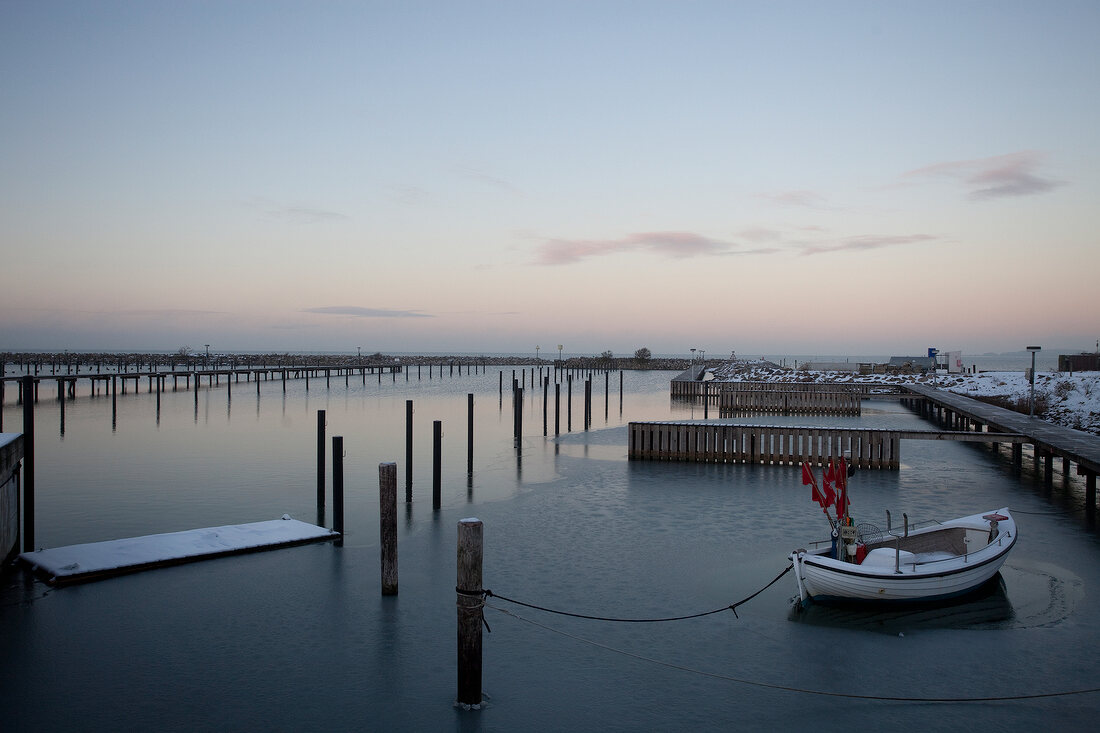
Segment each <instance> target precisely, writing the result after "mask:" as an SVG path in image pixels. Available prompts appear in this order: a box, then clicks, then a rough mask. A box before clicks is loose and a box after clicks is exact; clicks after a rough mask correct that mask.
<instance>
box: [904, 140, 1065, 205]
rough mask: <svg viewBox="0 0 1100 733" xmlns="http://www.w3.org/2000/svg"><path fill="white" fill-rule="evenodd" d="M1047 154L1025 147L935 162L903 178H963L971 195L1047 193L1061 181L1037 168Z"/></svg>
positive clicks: (976, 197)
mask: <svg viewBox="0 0 1100 733" xmlns="http://www.w3.org/2000/svg"><path fill="white" fill-rule="evenodd" d="M1043 159H1044V156H1043V155H1042V154H1041V153H1038V152H1036V151H1034V150H1022V151H1019V152H1016V153H1008V154H1007V155H996V156H993V157H991V158H977V159H974V160H955V161H948V162H945V163H935V164H933V165H928V166H924V167H923V168H917V169H915V170H911V171H907V172H906V173H903V174H902V179H903V180H906V181H912V180H914V179H918V178H951V179H955V180H959V181H962V182H963V183H964V184H965V185H966V186H967V188H969V189H970V193H969V194H968V196H969V198H971V199H990V198H1000V197H1002V196H1029V195H1032V194H1039V193H1046V192H1047V191H1051V190H1053V189H1055V188H1057V187H1058V186H1061V185H1062V182H1060V181H1055V180H1053V179H1050V178H1043V177H1041V176H1039V175H1038V174H1036V172H1035V170H1036V169H1037V168H1038V167H1039V166H1040V165H1041V164H1042V162H1043Z"/></svg>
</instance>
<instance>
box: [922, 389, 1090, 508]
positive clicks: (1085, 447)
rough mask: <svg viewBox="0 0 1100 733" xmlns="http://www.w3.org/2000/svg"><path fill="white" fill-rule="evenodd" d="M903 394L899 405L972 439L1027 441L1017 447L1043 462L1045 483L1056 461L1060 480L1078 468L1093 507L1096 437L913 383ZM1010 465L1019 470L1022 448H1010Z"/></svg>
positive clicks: (1088, 501) (1088, 499) (1051, 477)
mask: <svg viewBox="0 0 1100 733" xmlns="http://www.w3.org/2000/svg"><path fill="white" fill-rule="evenodd" d="M904 389H905V390H906V392H907V393H908V394H909V395H910V396H909V397H904V398H903V399H902V404H905V405H906V406H908V407H909V408H910V409H913V410H915V411H917V412H918V413H919V414H920V415H921V416H922V417H925V418H926V419H929V420H934V421H937V422H940V423H941V424H944V425H947V426H949V427H951V428H952V429H955V430H961V431H964V432H968V433H973V434H975V435H991V434H995V433H1001V432H1008V433H1017V434H1020V435H1023V436H1024V437H1025V440H1023V441H1021V442H1022V443H1029V444H1031V446H1032V448H1033V451H1034V454H1033V455H1034V457H1035V460H1036V461H1042V462H1043V473H1044V479H1045V481H1046V482H1047V483H1050V482H1051V481H1052V480H1053V476H1054V459H1055V458H1056V457H1057V458H1061V459H1062V474H1063V475H1064V476H1068V475H1069V473H1070V467H1071V465H1076V467H1077V469H1076V470H1077V475H1079V476H1084V477H1085V504H1086V507H1088V508H1092V507H1095V505H1096V475H1097V474H1098V473H1100V437H1098V436H1095V435H1090V434H1089V433H1086V432H1084V431H1081V430H1074V429H1072V428H1065V427H1062V426H1060V425H1054V424H1052V423H1049V422H1047V421H1045V420H1040V419H1037V418H1033V417H1029V416H1027V415H1024V414H1022V413H1019V412H1015V411H1013V410H1006V409H1005V408H1003V407H997V406H996V405H990V404H987V403H985V402H981V401H979V400H975V399H971V398H970V397H966V396H964V395H959V394H955V393H954V392H948V391H946V390H940V389H936V388H935V387H928V386H926V385H917V384H911V385H905V387H904ZM1012 460H1013V462H1014V463H1015V464H1017V465H1019V463H1020V461H1021V460H1022V446H1021V445H1020V443H1014V444H1013V446H1012Z"/></svg>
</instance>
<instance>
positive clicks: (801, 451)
mask: <svg viewBox="0 0 1100 733" xmlns="http://www.w3.org/2000/svg"><path fill="white" fill-rule="evenodd" d="M628 434H629V438H628V441H629V442H628V457H629V458H630V459H634V460H650V461H695V462H703V463H754V464H768V465H788V466H792V465H798V464H801V463H803V462H809V463H810V464H812V465H817V466H822V465H825V464H827V463H828V462H829V461H830V460H837V459H839V458H841V457H842V456H843V457H844V458H845V459H847V460H848V462H849V463H851V464H853V465H855V466H856V467H858V468H881V469H897V468H899V467H900V465H901V441H902V440H955V441H964V442H986V443H989V442H998V443H1020V442H1024V441H1025V440H1026V438H1025V437H1024V436H1023V435H1017V434H1009V433H989V432H983V433H975V432H966V431H947V430H888V429H881V428H842V427H828V428H823V427H812V426H800V425H745V424H742V423H730V422H716V421H707V422H632V423H630V424H629V427H628Z"/></svg>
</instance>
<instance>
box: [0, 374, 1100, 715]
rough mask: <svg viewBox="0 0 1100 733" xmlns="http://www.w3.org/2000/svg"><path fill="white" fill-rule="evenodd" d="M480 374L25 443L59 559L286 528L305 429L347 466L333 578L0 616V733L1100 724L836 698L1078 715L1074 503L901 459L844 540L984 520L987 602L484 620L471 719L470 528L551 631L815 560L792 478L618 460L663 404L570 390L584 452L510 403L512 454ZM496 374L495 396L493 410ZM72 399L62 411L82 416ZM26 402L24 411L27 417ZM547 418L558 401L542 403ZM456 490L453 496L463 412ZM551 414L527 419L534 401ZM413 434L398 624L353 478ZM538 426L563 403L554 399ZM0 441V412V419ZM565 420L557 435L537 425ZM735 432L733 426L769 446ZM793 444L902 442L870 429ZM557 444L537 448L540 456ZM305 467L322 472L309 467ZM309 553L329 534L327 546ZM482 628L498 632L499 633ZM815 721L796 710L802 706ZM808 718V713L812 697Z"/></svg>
mask: <svg viewBox="0 0 1100 733" xmlns="http://www.w3.org/2000/svg"><path fill="white" fill-rule="evenodd" d="M498 375H499V370H498V369H491V370H489V371H488V372H487V373H485V374H478V375H466V374H463V375H461V376H455V377H450V376H444V377H443V378H440V377H439V376H438V374H437V375H436V376H435V378H434V379H432V380H428V379H427V378H426V374H425V377H424V378H423V379H421V380H420V381H417V380H416V377H415V374H413V375H412V380H411V381H408V382H406V381H405V379H404V377H403V376H400V375H399V377H398V379H397V380H396V381H392V380H391V378H390V377H389V375H387V376H385V377H384V378H383V380H382V382H381V383H379V382H378V381H377V377H373V378H371V377H368V378H367V380H366V383H365V384H364V383H363V382H362V381H361V380H356V379H355V378H352V379H351V380H350V383H349V384H348V386H347V387H345V384H344V379H343V378H342V377H340V378H334V379H333V380H332V382H331V384H330V386H329V387H328V388H326V387H325V383H324V380H316V379H314V380H311V382H310V391H309V392H308V393H307V392H306V391H305V384H304V382H301V381H299V382H291V383H288V392H287V394H286V395H285V396H284V395H283V393H282V386H281V383H279V382H271V383H263V384H262V385H261V394H260V396H259V397H257V395H256V392H255V386H254V385H253V384H245V383H240V384H237V385H234V388H233V392H232V399H231V400H230V399H227V394H226V388H225V385H224V383H223V384H222V385H221V386H220V387H218V388H215V389H205V388H204V389H203V390H202V391H200V393H199V399H198V404H197V405H196V402H195V398H194V394H193V393H192V392H185V391H182V390H181V391H179V392H174V393H173V392H168V393H166V394H164V395H162V396H161V399H160V407H159V411H158V408H157V400H156V396H155V395H150V394H148V393H146V392H141V393H140V394H137V395H135V394H128V395H125V396H121V395H120V396H119V398H118V400H117V402H116V403H114V408H112V404H113V403H112V400H111V399H110V398H109V397H102V396H100V397H97V398H94V399H92V398H89V397H87V396H86V395H87V393H86V386H85V387H84V390H82V392H81V396H80V397H78V398H77V399H76V401H75V402H74V401H70V402H67V403H66V405H65V413H64V432H63V434H62V429H61V413H60V409H59V405H58V403H57V402H56V401H55V400H53V399H45V398H44V399H43V400H42V402H40V403H39V407H38V411H37V418H36V419H37V425H38V431H37V448H38V469H37V479H36V482H37V517H38V521H37V525H36V532H37V543H38V544H39V545H40V546H44V547H48V546H57V545H64V544H71V543H77V542H87V541H95V540H105V539H114V538H119V537H129V536H134V535H140V534H148V533H155V532H168V531H175V530H181V529H189V528H193V527H202V526H213V525H220V524H230V523H238V522H250V521H259V520H264V519H270V518H275V517H278V516H280V515H282V514H283V513H289V514H291V515H293V516H295V517H297V518H300V519H306V520H316V518H317V517H316V508H315V489H314V486H315V471H316V468H315V452H316V432H315V431H316V411H317V410H318V409H324V410H326V413H327V419H328V435H329V436H332V435H342V436H344V444H345V451H346V458H345V486H346V526H347V537H346V541H345V543H344V546H343V547H336V546H335V545H333V544H321V545H314V546H306V547H299V548H293V549H287V550H278V551H273V552H268V553H260V554H256V555H249V556H243V557H236V558H226V559H221V560H214V561H208V562H203V563H197V564H193V565H188V566H181V567H176V568H169V569H163V570H156V571H151V572H146V573H141V574H137V575H132V576H126V577H122V578H116V579H111V580H106V581H102V582H98V583H92V584H87V585H82V586H75V587H71V588H62V589H57V590H53V589H50V588H49V587H48V586H46V585H44V584H42V583H40V582H33V583H29V582H25V581H23V580H22V579H21V578H19V577H16V578H15V579H9V580H8V581H7V582H6V583H5V584H4V587H3V589H0V629H3V632H2V634H0V659H2V660H3V662H4V663H3V665H2V668H0V675H2V682H0V710H3V711H4V713H3V715H4V718H3V720H4V730H104V731H107V730H111V731H113V730H122V729H127V728H129V729H140V730H215V729H216V730H242V731H243V730H264V731H267V730H305V729H310V730H318V729H324V730H446V729H455V730H471V731H514V730H681V729H696V730H728V729H751V728H764V727H767V728H772V729H786V730H791V729H796V728H797V729H803V728H806V727H808V726H812V727H813V728H815V729H832V730H840V729H842V728H843V729H850V728H851V727H852V726H853V725H855V726H859V727H869V726H891V727H896V726H902V727H912V726H917V725H929V724H930V721H944V722H943V723H942V725H938V724H935V723H932V724H931V727H933V728H947V729H950V728H958V729H962V728H970V727H973V726H974V725H981V726H983V727H993V728H996V727H1003V728H1006V729H1007V728H1009V727H1011V728H1012V729H1021V728H1024V729H1026V728H1036V727H1039V726H1051V725H1059V724H1060V725H1064V726H1067V727H1068V728H1070V729H1085V728H1086V727H1088V728H1090V729H1091V726H1092V724H1091V723H1089V721H1090V720H1094V717H1095V715H1096V713H1097V712H1098V710H1100V693H1092V694H1084V695H1074V696H1068V697H1055V698H1044V699H1039V700H1028V701H990V702H978V703H931V702H892V701H885V700H880V699H857V698H851V697H841V696H836V695H859V696H871V697H879V698H882V697H907V698H945V697H1006V696H1016V695H1026V694H1034V693H1050V692H1062V691H1068V690H1079V689H1083V688H1093V687H1100V673H1098V670H1097V663H1096V658H1095V654H1094V651H1093V650H1094V647H1095V645H1096V642H1097V641H1098V637H1100V635H1098V633H1097V628H1098V623H1100V611H1098V610H1097V607H1096V604H1095V603H1093V602H1091V597H1092V596H1093V595H1094V594H1095V589H1096V588H1100V543H1098V542H1097V534H1096V532H1095V530H1094V529H1092V528H1090V527H1089V526H1088V524H1087V522H1086V519H1085V517H1084V514H1083V512H1081V511H1079V509H1080V507H1081V505H1082V502H1083V498H1082V495H1083V486H1082V485H1081V484H1080V483H1079V482H1078V481H1077V479H1076V477H1074V478H1073V480H1072V481H1070V482H1066V481H1064V480H1063V479H1062V477H1061V475H1060V472H1057V473H1058V475H1057V476H1056V480H1055V484H1054V486H1053V487H1052V488H1050V489H1046V488H1044V487H1043V486H1042V484H1041V481H1039V480H1038V479H1037V477H1036V475H1035V473H1034V471H1033V470H1032V466H1031V463H1030V461H1025V464H1024V471H1023V473H1022V474H1021V475H1016V474H1014V473H1013V471H1012V468H1011V464H1010V462H1009V461H1008V460H1007V457H1006V454H1005V453H1002V454H1001V455H1000V456H997V455H994V454H993V453H991V452H990V451H989V450H988V449H983V448H979V447H976V446H972V445H964V444H954V443H938V442H922V441H906V442H905V443H904V444H903V447H902V454H903V464H904V465H903V467H902V469H901V470H900V471H897V472H862V473H859V474H857V475H856V477H854V478H853V479H852V484H851V485H852V492H853V512H854V513H856V515H857V520H858V521H871V522H877V523H884V512H885V510H886V509H890V510H892V511H893V512H894V516H895V517H898V516H900V513H901V512H902V511H907V512H908V513H909V516H910V518H911V519H923V518H929V517H940V518H945V517H951V516H957V515H960V514H969V513H972V512H974V511H981V510H985V509H992V508H996V507H999V506H1002V505H1008V506H1010V507H1011V508H1012V509H1013V510H1014V511H1016V512H1018V515H1017V521H1018V523H1019V527H1020V541H1019V542H1018V544H1017V547H1016V549H1015V550H1014V551H1013V554H1012V556H1010V558H1009V560H1008V563H1007V564H1006V566H1005V568H1004V570H1003V571H1002V579H1003V583H1002V584H1001V585H999V586H996V587H993V588H991V589H989V591H988V592H987V593H985V594H984V595H983V596H981V597H979V598H975V599H972V600H969V601H968V602H966V603H962V604H958V605H955V606H952V607H949V608H945V609H935V610H928V609H918V610H913V611H908V612H891V613H885V612H876V611H870V612H866V611H865V612H853V611H850V610H839V611H838V610H833V609H824V608H812V609H809V610H808V611H804V612H797V611H796V610H795V607H794V606H793V605H792V598H793V596H794V595H795V592H796V591H795V583H794V580H793V578H792V577H791V576H790V575H787V576H786V577H784V578H783V579H781V580H780V581H779V583H777V584H776V585H774V586H772V587H771V588H769V589H768V590H766V591H764V592H763V593H762V594H761V595H759V596H757V597H756V598H755V599H754V600H752V601H750V602H749V603H747V604H746V605H744V606H741V607H740V608H739V610H738V613H739V615H740V618H735V617H734V615H733V614H732V613H729V612H724V613H721V614H717V615H712V616H707V617H705V618H701V619H696V620H690V621H680V622H672V623H661V624H614V623H602V622H594V621H586V620H582V619H573V618H567V617H562V616H555V615H550V614H547V613H544V612H539V611H534V610H529V609H525V608H522V607H518V606H514V605H512V604H508V603H506V602H503V601H500V600H498V599H492V600H490V601H489V603H490V606H491V607H490V608H488V609H487V610H486V620H487V622H488V623H489V625H490V626H491V628H492V632H491V633H487V634H486V635H485V640H484V665H485V670H484V689H485V692H486V693H487V695H488V696H489V698H490V699H489V701H488V704H487V705H486V707H485V708H484V709H482V710H480V711H461V710H456V709H455V708H454V707H453V706H452V701H453V698H454V694H455V689H456V684H455V676H456V670H455V605H454V600H455V594H454V585H455V560H454V557H455V538H456V525H457V522H458V520H459V519H461V518H463V517H469V516H477V517H479V518H480V519H482V520H483V521H484V522H485V541H486V545H485V553H486V557H485V585H486V587H488V588H491V589H493V590H494V591H496V592H497V593H499V594H503V595H506V596H509V597H512V598H516V599H520V600H524V601H527V602H530V603H534V604H538V605H544V606H551V607H555V608H561V609H563V610H568V611H572V612H579V613H589V614H595V615H605V616H625V617H658V616H669V615H681V614H690V613H696V612H700V611H706V610H711V609H714V608H721V607H723V606H726V605H728V604H730V603H733V602H736V601H738V600H741V599H742V598H744V597H746V596H748V595H749V594H751V593H753V592H755V591H756V590H758V589H759V588H761V587H762V586H763V585H765V584H766V583H767V582H768V581H770V580H771V579H772V578H773V577H775V576H776V575H777V574H778V573H779V572H780V571H782V570H783V569H784V568H785V567H786V566H787V559H786V556H787V553H788V552H789V551H790V550H791V549H793V548H795V547H798V546H803V545H805V544H806V542H807V541H808V540H810V539H819V538H822V537H824V536H825V534H826V532H827V527H826V525H825V523H824V521H823V519H822V518H821V514H820V510H818V509H817V507H816V505H814V504H812V503H811V501H810V499H809V491H808V490H807V489H806V488H805V487H803V486H802V485H801V482H800V475H799V470H798V469H797V468H785V467H783V468H779V467H746V466H719V465H697V464H662V463H639V462H628V461H627V460H626V448H625V442H626V429H625V427H624V426H625V423H626V422H627V421H629V420H635V419H692V418H695V419H700V418H702V411H701V409H700V408H694V409H692V408H690V407H686V406H683V405H676V404H670V401H669V399H668V396H667V395H668V379H669V378H670V376H671V375H670V374H669V373H627V374H626V375H625V391H626V394H625V397H624V407H623V411H622V413H620V410H619V405H618V394H617V393H618V375H617V374H615V375H612V379H611V399H610V404H609V405H608V408H607V411H606V415H607V416H606V417H605V408H604V399H603V382H602V379H598V380H597V381H596V384H595V386H594V388H593V392H594V395H595V407H594V409H593V412H594V419H595V424H594V427H593V430H591V431H590V432H588V433H584V432H580V427H581V409H582V404H581V403H582V397H581V395H582V390H581V388H580V387H579V386H578V387H577V388H576V389H575V390H574V398H573V399H574V402H573V432H572V433H571V434H568V435H563V436H562V437H561V438H560V439H558V440H557V441H555V440H554V438H553V437H552V434H553V406H552V405H551V410H550V418H549V431H550V433H551V437H550V438H544V437H543V436H542V422H541V391H538V394H537V395H536V394H535V391H533V390H528V392H527V396H526V399H525V402H526V408H527V409H526V412H525V422H524V428H525V430H524V432H525V436H524V439H523V445H522V449H521V451H520V454H519V455H518V456H517V452H516V451H515V449H514V448H513V446H512V439H511V429H512V416H511V407H510V395H506V396H505V398H504V400H503V404H502V403H501V401H500V400H499V399H498V393H497V389H498V380H499V376H498ZM510 377H511V370H510V369H506V370H505V382H508V381H509V380H510ZM82 386H84V385H82ZM48 391H49V390H47V392H48ZM563 391H564V389H563ZM471 392H472V393H474V394H475V420H476V425H475V472H474V476H473V479H472V481H470V482H469V483H468V481H467V476H466V400H467V398H466V395H467V393H471ZM550 393H551V396H552V394H553V389H552V388H551V390H550ZM407 399H412V400H413V401H414V405H415V416H414V431H415V446H416V451H415V456H414V465H413V476H414V485H415V486H414V494H415V496H414V499H415V500H414V503H413V504H412V505H411V506H406V505H405V504H404V503H403V501H402V503H401V504H400V506H399V516H400V518H399V560H400V595H398V596H397V597H395V598H382V597H381V595H380V591H379V588H380V579H379V575H380V573H379V565H378V563H379V546H378V510H377V466H378V463H379V462H382V461H397V462H398V464H399V471H398V477H399V478H398V481H399V489H398V492H399V496H400V497H401V498H403V496H404V475H405V473H404V472H405V469H406V467H405V466H404V465H403V464H404V455H405V452H404V450H405V449H404V436H405V429H404V415H405V400H407ZM563 401H564V396H563ZM6 407H7V411H6V414H5V426H6V428H7V429H9V430H10V429H12V428H13V424H14V422H15V421H16V419H17V418H16V415H17V411H16V410H15V409H14V408H13V407H12V406H11V405H10V404H9V405H7V406H6ZM563 409H564V408H563ZM434 420H441V421H442V422H443V430H444V437H443V448H444V450H443V501H442V507H441V508H440V509H439V510H438V511H433V510H432V503H431V469H432V455H431V453H432V421H434ZM779 420H780V418H757V419H756V420H749V421H750V422H754V421H755V422H777V421H779ZM791 421H792V422H796V423H799V424H826V423H837V424H851V423H860V424H866V425H869V426H875V427H879V426H921V425H923V424H922V422H921V421H920V420H919V419H917V418H916V417H914V416H913V415H912V414H911V413H909V412H908V411H905V410H903V409H901V408H900V407H899V406H898V405H896V404H891V403H887V402H878V403H868V404H867V406H866V407H865V413H864V415H863V416H862V417H861V418H858V419H856V418H852V419H832V420H828V419H824V418H795V419H792V420H791ZM565 422H566V418H565V416H564V415H563V416H562V429H563V431H564V430H565ZM328 459H329V462H330V465H331V454H330V455H329V456H328ZM327 519H328V521H329V522H331V516H329V517H327ZM500 609H503V610H500ZM809 691H813V692H809ZM814 692H817V693H825V694H813V693H814Z"/></svg>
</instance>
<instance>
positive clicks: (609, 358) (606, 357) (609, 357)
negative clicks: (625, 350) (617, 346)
mask: <svg viewBox="0 0 1100 733" xmlns="http://www.w3.org/2000/svg"><path fill="white" fill-rule="evenodd" d="M598 361H599V364H600V366H604V367H610V366H611V365H612V364H613V363H614V361H615V354H614V353H613V352H611V351H605V352H603V353H602V354H600V355H599V357H598Z"/></svg>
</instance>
